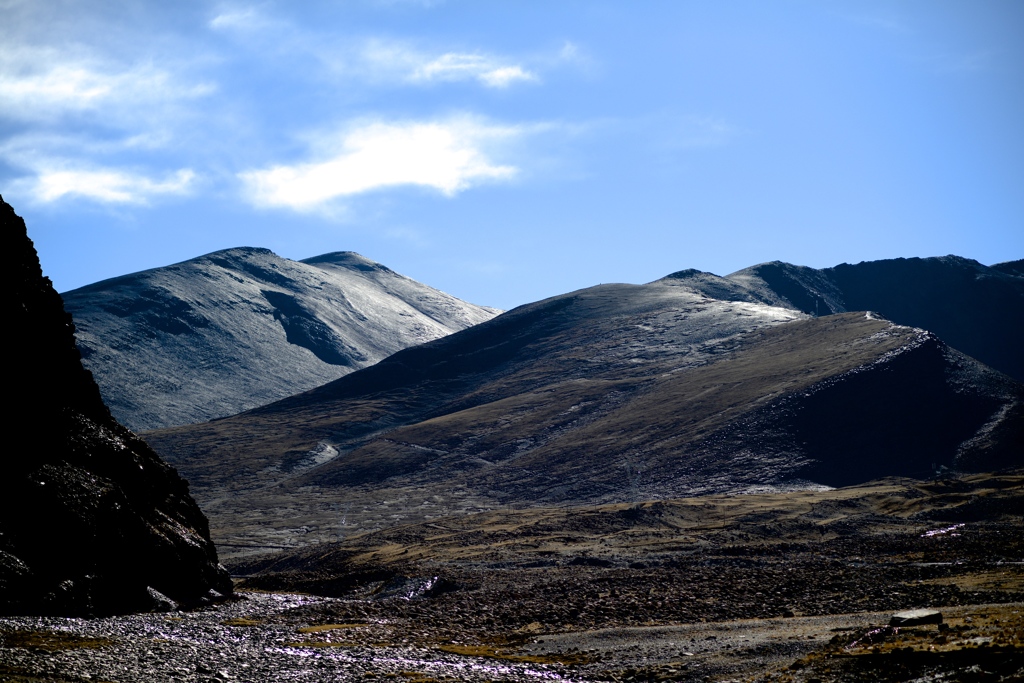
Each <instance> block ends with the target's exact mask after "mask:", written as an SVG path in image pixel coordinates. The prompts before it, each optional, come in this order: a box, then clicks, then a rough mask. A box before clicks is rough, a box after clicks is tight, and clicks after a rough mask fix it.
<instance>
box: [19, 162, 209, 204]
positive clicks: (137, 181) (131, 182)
mask: <svg viewBox="0 0 1024 683" xmlns="http://www.w3.org/2000/svg"><path fill="white" fill-rule="evenodd" d="M194 179H195V173H194V172H193V171H192V170H191V169H182V170H179V171H177V172H176V173H174V174H172V175H170V176H168V177H167V178H165V179H164V180H153V179H151V178H147V177H145V176H142V175H136V174H131V173H127V172H125V171H121V170H114V169H92V170H82V169H63V168H51V169H44V170H41V171H40V172H39V173H38V175H37V176H36V177H35V178H34V179H33V180H31V181H29V187H28V191H29V193H30V195H31V196H32V197H33V198H34V199H35V200H36V201H39V202H53V201H57V200H58V199H62V198H64V197H68V196H79V197H85V198H88V199H92V200H94V201H98V202H102V203H112V204H144V203H146V202H147V201H149V200H150V199H151V198H153V197H155V196H157V195H177V194H184V193H185V192H187V191H188V190H189V188H190V186H191V185H192V182H193V180H194Z"/></svg>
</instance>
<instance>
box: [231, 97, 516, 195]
mask: <svg viewBox="0 0 1024 683" xmlns="http://www.w3.org/2000/svg"><path fill="white" fill-rule="evenodd" d="M521 134H522V130H521V129H518V128H516V127H507V126H494V125H488V124H486V123H482V122H480V121H479V120H476V119H473V118H470V117H462V118H454V119H448V120H445V121H430V122H398V123H393V122H390V123H389V122H372V123H366V124H363V125H359V126H356V127H352V128H350V129H349V130H348V131H346V132H345V133H344V134H343V135H342V136H341V141H340V145H337V144H336V147H335V148H336V149H337V152H336V153H335V154H333V155H331V156H328V157H327V158H323V159H319V160H315V161H308V162H304V163H299V164H293V165H277V166H272V167H270V168H265V169H258V170H252V171H247V172H244V173H241V174H240V176H239V177H240V178H241V180H242V182H243V183H244V185H245V187H246V191H247V194H248V196H249V198H250V200H251V201H252V202H253V203H255V204H257V205H262V206H279V207H287V208H290V209H295V210H300V211H301V210H311V209H316V208H319V207H321V206H323V205H325V204H327V203H329V202H331V201H332V200H335V199H338V198H340V197H347V196H351V195H357V194H361V193H364V192H370V191H373V190H378V189H382V188H387V187H396V186H403V185H413V186H417V185H418V186H421V187H427V188H431V189H434V190H437V191H439V192H441V193H443V194H445V195H448V196H452V195H455V194H456V193H458V192H461V191H463V190H466V189H468V188H470V187H472V186H474V185H477V184H480V183H485V182H494V181H502V180H509V179H511V178H513V177H514V176H515V175H516V174H517V172H518V170H519V169H517V168H516V167H515V166H511V165H502V164H499V163H496V162H494V161H493V160H492V159H491V155H490V154H489V153H488V148H489V147H490V145H491V144H493V143H496V142H499V141H505V140H509V139H510V138H515V137H518V136H519V135H521ZM327 144H329V142H328V141H325V140H321V141H319V142H318V144H317V145H316V147H321V148H322V147H323V146H324V145H327Z"/></svg>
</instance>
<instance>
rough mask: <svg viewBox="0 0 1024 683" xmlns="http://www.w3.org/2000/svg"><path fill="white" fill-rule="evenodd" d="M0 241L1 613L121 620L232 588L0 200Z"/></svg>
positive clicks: (183, 493)
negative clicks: (83, 353)
mask: <svg viewBox="0 0 1024 683" xmlns="http://www.w3.org/2000/svg"><path fill="white" fill-rule="evenodd" d="M0 240H2V249H0V255H2V258H3V259H4V263H3V267H2V268H0V278H2V281H3V290H2V291H3V292H4V296H3V297H2V300H0V306H2V309H0V310H2V316H3V320H4V325H5V335H4V346H5V347H6V352H5V354H4V357H5V358H6V360H7V367H6V375H7V378H8V379H7V380H6V382H5V385H4V388H5V390H6V394H7V401H6V407H5V408H4V409H3V411H2V414H3V429H4V434H5V438H6V440H7V444H8V445H7V446H6V447H5V448H4V450H3V455H0V470H2V475H0V613H7V614H15V613H20V614H62V615H86V616H87V615H101V614H116V613H126V612H132V611H142V610H148V609H154V608H160V607H161V606H164V607H166V606H167V602H166V601H165V599H164V598H165V597H166V598H170V599H171V600H174V601H178V602H182V603H198V602H201V601H203V600H208V599H210V598H213V597H216V594H217V593H219V594H221V595H223V594H225V593H230V592H231V581H230V578H229V577H228V575H227V572H226V571H225V570H224V569H223V568H222V567H221V566H220V565H219V564H218V562H217V553H216V549H215V548H214V546H213V543H212V542H211V541H210V536H209V528H208V524H207V520H206V517H205V516H204V515H203V513H202V512H201V511H200V509H199V507H198V506H197V505H196V503H195V501H194V500H193V499H192V498H191V496H190V495H189V491H188V484H187V483H186V482H185V481H184V480H183V479H182V478H181V477H180V476H178V474H177V472H176V471H175V470H174V469H173V468H171V467H170V466H168V465H167V464H165V463H164V462H163V461H161V460H160V458H159V457H158V456H157V455H156V454H155V453H154V452H153V451H152V449H150V448H149V446H147V445H146V443H145V442H143V441H142V440H141V439H139V438H138V437H137V436H136V435H135V434H133V433H132V432H131V431H129V430H128V429H126V428H125V427H123V426H121V425H120V424H118V423H117V421H115V420H114V418H113V417H111V415H110V412H109V411H108V410H107V408H106V406H105V405H104V404H103V401H102V399H101V398H100V393H99V390H98V389H97V387H96V383H95V382H94V381H93V379H92V376H91V374H90V373H89V372H88V371H86V370H85V369H83V367H82V364H81V361H80V358H79V354H78V351H77V350H76V348H75V338H74V330H75V328H74V324H73V323H72V321H71V316H70V315H69V314H67V313H66V312H65V311H64V307H63V304H62V302H61V298H60V296H59V295H58V294H57V292H56V291H55V290H54V289H53V286H52V284H51V283H50V281H49V279H48V278H46V277H44V276H43V274H42V270H41V269H40V266H39V259H38V256H37V255H36V251H35V247H34V246H33V244H32V241H31V240H30V239H29V238H28V235H27V231H26V228H25V222H24V221H23V220H22V219H21V218H20V217H19V216H17V215H16V214H15V213H14V210H13V209H12V208H11V206H10V205H8V204H7V203H5V202H3V200H2V198H0ZM211 590H212V591H215V593H210V591H211Z"/></svg>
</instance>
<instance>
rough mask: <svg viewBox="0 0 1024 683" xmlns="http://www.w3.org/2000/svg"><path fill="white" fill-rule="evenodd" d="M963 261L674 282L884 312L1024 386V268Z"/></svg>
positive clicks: (771, 269)
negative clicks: (936, 337) (1023, 352)
mask: <svg viewBox="0 0 1024 683" xmlns="http://www.w3.org/2000/svg"><path fill="white" fill-rule="evenodd" d="M1021 263H1022V262H1021V261H1012V262H1007V263H1000V264H996V265H994V266H991V267H987V266H984V265H982V264H980V263H978V262H977V261H972V260H971V259H965V258H961V257H959V256H943V257H936V258H909V259H902V258H901V259H889V260H883V261H866V262H862V263H857V264H855V265H850V264H846V263H843V264H840V265H838V266H835V267H834V268H825V269H822V270H816V269H814V268H807V267H804V266H794V265H792V264H789V263H782V262H779V261H774V262H771V263H762V264H760V265H756V266H752V267H750V268H745V269H743V270H740V271H737V272H735V273H732V274H731V275H727V276H725V277H718V276H716V275H712V274H710V273H701V272H699V271H692V270H690V271H680V272H679V273H673V274H672V275H669V276H668V279H671V280H677V281H680V282H685V283H687V284H688V285H690V286H692V287H695V288H697V289H700V290H701V291H704V292H706V293H708V294H709V296H717V297H718V298H725V299H729V300H737V301H759V302H763V303H769V304H772V305H776V306H786V307H789V308H795V309H797V310H800V311H803V312H804V313H809V314H812V315H826V314H829V313H841V312H844V311H864V310H870V311H877V312H879V313H881V314H882V315H883V316H884V317H886V318H888V319H889V320H892V321H893V322H896V323H899V324H901V325H910V326H912V327H921V328H923V329H926V330H929V331H931V332H934V333H935V334H937V335H938V336H939V337H941V338H942V339H943V340H944V341H945V342H947V343H948V344H950V345H951V346H953V347H954V348H956V349H959V350H960V351H963V352H964V353H966V354H968V355H969V356H972V357H974V358H977V359H978V360H980V361H981V362H983V363H986V364H987V365H990V366H991V367H993V368H995V369H997V370H999V371H1001V372H1005V373H1006V374H1008V375H1010V376H1011V377H1014V378H1015V379H1017V380H1018V381H1024V354H1022V353H1021V352H1020V349H1021V348H1024V268H1022V266H1021Z"/></svg>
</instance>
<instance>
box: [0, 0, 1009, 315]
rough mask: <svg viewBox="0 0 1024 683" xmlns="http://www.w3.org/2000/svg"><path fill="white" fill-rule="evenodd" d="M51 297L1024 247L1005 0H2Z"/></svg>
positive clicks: (536, 291) (2, 136)
mask: <svg viewBox="0 0 1024 683" xmlns="http://www.w3.org/2000/svg"><path fill="white" fill-rule="evenodd" d="M0 16H2V17H3V21H2V22H0V194H2V195H3V197H4V199H5V200H7V201H8V202H9V203H11V204H12V205H13V206H14V207H15V210H16V211H17V212H18V213H19V214H21V215H22V216H24V217H25V219H26V220H27V222H28V225H29V231H30V235H31V237H32V238H33V239H34V241H35V243H36V247H37V249H38V251H39V253H40V258H41V260H42V263H43V268H44V271H45V272H46V273H47V274H48V275H49V276H50V277H51V278H52V279H53V281H54V283H55V285H56V287H57V288H58V290H60V291H65V290H68V289H71V288H75V287H79V286H82V285H85V284H89V283H91V282H95V281H97V280H100V279H104V278H107V277H113V276H116V275H120V274H124V273H128V272H133V271H136V270H141V269H144V268H150V267H155V266H161V265H166V264H169V263H173V262H176V261H181V260H184V259H187V258H192V257H194V256H198V255H200V254H204V253H208V252H210V251H214V250H217V249H223V248H227V247H233V246H262V247H268V248H270V249H273V250H274V251H275V252H277V253H278V254H280V255H282V256H286V257H289V258H296V259H299V258H306V257H309V256H314V255H318V254H321V253H325V252H329V251H339V250H353V251H358V252H360V253H362V254H363V255H365V256H367V257H369V258H372V259H375V260H377V261H380V262H381V263H384V264H386V265H388V266H390V267H391V268H393V269H395V270H397V271H399V272H401V273H404V274H406V275H409V276H410V277H414V278H416V279H418V280H421V281H423V282H425V283H427V284H430V285H432V286H435V287H438V288H440V289H443V290H445V291H448V292H450V293H452V294H455V295H456V296H459V297H462V298H464V299H467V300H469V301H472V302H474V303H480V304H487V305H492V306H498V307H501V308H510V307H513V306H515V305H518V304H522V303H526V302H529V301H533V300H537V299H540V298H543V297H546V296H551V295H554V294H559V293H562V292H566V291H570V290H573V289H578V288H581V287H587V286H590V285H594V284H598V283H600V282H636V283H639V282H647V281H650V280H654V279H656V278H658V277H661V276H663V275H665V274H668V273H670V272H672V271H675V270H680V269H683V268H699V269H702V270H707V271H711V272H715V273H718V274H726V273H729V272H732V271H734V270H737V269H739V268H743V267H745V266H748V265H753V264H755V263H759V262H763V261H769V260H774V259H779V260H784V261H789V262H793V263H798V264H802V265H809V266H814V267H826V266H831V265H836V264H838V263H841V262H858V261H862V260H873V259H881V258H892V257H898V256H935V255H944V254H949V253H955V254H959V255H961V256H966V257H969V258H974V259H977V260H979V261H981V262H982V263H986V264H991V263H995V262H998V261H1006V260H1012V259H1018V258H1022V257H1024V123H1022V122H1024V40H1021V37H1022V36H1024V3H1022V2H1019V1H1017V0H971V1H967V0H959V1H956V2H947V1H943V0H917V1H904V2H899V1H895V0H894V1H890V2H872V1H871V0H858V1H850V2H846V1H843V0H835V1H831V2H829V1H827V0H816V1H800V0H773V1H764V0H758V1H751V2H743V1H740V0H736V1H730V2H717V1H714V2H713V1H711V0H707V1H694V2H687V1H686V0H673V1H671V2H654V1H645V0H636V1H630V2H626V1H624V0H623V1H619V2H601V1H597V0H595V1H592V2H574V1H572V0H566V1H562V2H541V1H536V2H531V1H528V0H517V1H509V2H503V1H501V0H491V1H487V2H483V1H480V0H473V1H458V0H447V1H446V0H436V1H432V2H428V1H420V2H416V1H413V0H408V1H403V0H387V1H385V0H378V1H374V0H349V1H344V0H335V1H333V2H317V1H315V0H311V1H308V2H272V1H268V2H255V3H249V2H188V1H183V2H175V3H162V2H155V1H150V2H144V1H135V2H132V1H130V0H126V1H123V2H99V1H89V0H85V1H75V2H72V1H68V2H59V1H55V0H24V1H23V0H0Z"/></svg>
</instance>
